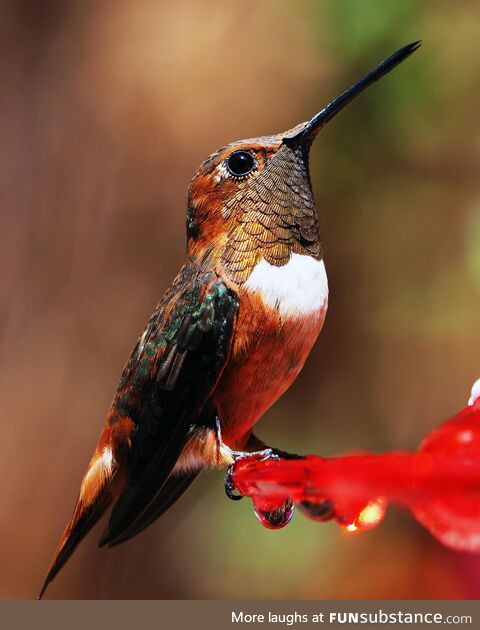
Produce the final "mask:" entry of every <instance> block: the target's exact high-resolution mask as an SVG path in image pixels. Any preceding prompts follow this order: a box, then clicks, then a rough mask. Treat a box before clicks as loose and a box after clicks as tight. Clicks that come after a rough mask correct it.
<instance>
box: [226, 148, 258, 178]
mask: <svg viewBox="0 0 480 630" xmlns="http://www.w3.org/2000/svg"><path fill="white" fill-rule="evenodd" d="M227 168H228V170H229V171H230V173H231V174H232V175H234V176H235V177H242V176H244V175H248V174H249V173H251V172H252V171H253V169H254V168H255V158H254V157H253V155H252V154H251V153H249V151H234V152H233V153H232V155H231V156H230V157H229V158H228V160H227Z"/></svg>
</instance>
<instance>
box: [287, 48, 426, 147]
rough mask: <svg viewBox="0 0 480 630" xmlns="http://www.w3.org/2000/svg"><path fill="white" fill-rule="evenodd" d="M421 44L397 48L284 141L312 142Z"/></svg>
mask: <svg viewBox="0 0 480 630" xmlns="http://www.w3.org/2000/svg"><path fill="white" fill-rule="evenodd" d="M420 46H421V42H420V41H418V42H413V43H412V44H408V46H404V47H403V48H400V50H397V52H396V53H394V54H393V55H392V56H391V57H389V58H388V59H385V61H382V63H381V64H380V65H378V66H377V67H376V68H375V69H374V70H372V71H371V72H369V73H368V74H367V75H365V76H364V77H363V79H360V81H358V82H357V83H355V84H354V85H352V86H351V87H349V88H348V90H345V92H343V94H340V96H338V97H337V98H336V99H335V100H333V101H332V102H331V103H329V104H328V105H327V106H326V107H324V108H323V109H322V110H321V111H320V112H318V114H315V116H314V117H313V118H311V119H310V120H309V121H308V122H306V123H305V124H304V126H303V127H302V128H301V129H300V130H299V131H297V132H296V133H294V134H293V135H292V136H287V137H285V138H283V142H284V143H285V144H286V145H287V146H289V147H291V148H292V149H293V148H296V147H297V146H299V145H301V144H307V143H308V144H310V143H311V142H312V141H313V139H314V138H315V136H316V134H317V133H318V131H319V130H320V129H321V128H322V127H323V126H324V125H326V124H327V123H328V122H329V121H330V120H332V118H333V117H334V116H336V115H337V114H338V112H339V111H341V110H342V109H343V108H344V107H345V105H348V103H350V101H353V99H354V98H356V97H357V96H358V95H359V94H361V93H362V92H363V91H364V90H365V89H366V88H367V87H368V86H369V85H371V84H372V83H375V81H378V79H380V78H381V77H383V76H384V75H385V74H387V73H388V72H390V70H393V68H395V67H396V66H398V65H399V64H400V63H402V61H405V59H406V58H407V57H410V55H411V54H412V53H414V52H415V51H416V50H417V49H418V48H419V47H420Z"/></svg>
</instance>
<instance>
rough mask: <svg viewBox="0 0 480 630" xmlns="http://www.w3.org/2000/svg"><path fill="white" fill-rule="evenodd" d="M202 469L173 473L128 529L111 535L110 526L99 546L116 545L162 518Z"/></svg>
mask: <svg viewBox="0 0 480 630" xmlns="http://www.w3.org/2000/svg"><path fill="white" fill-rule="evenodd" d="M199 472H200V470H196V471H193V472H189V473H184V474H182V475H172V476H171V477H169V478H168V479H167V481H166V482H165V484H164V485H163V487H162V489H161V490H160V492H159V493H158V495H157V496H156V497H155V499H154V500H153V501H152V502H151V504H150V505H149V506H148V508H147V509H146V510H145V511H144V512H142V514H141V515H140V516H139V517H138V518H137V519H136V520H135V521H134V522H133V523H132V525H131V526H130V527H128V528H127V529H126V530H124V531H122V532H120V533H118V534H117V535H115V536H112V535H111V532H110V530H109V528H108V527H107V529H106V530H105V531H104V532H103V535H102V537H101V539H100V542H99V545H98V546H99V547H103V546H104V545H108V546H109V547H114V546H116V545H119V544H120V543H123V542H125V541H127V540H130V538H133V537H134V536H137V534H139V533H140V532H142V531H143V530H144V529H146V528H147V527H148V526H149V525H151V524H152V523H153V522H154V521H156V520H157V518H160V516H162V514H163V513H164V512H166V511H167V510H168V509H169V508H170V507H172V505H173V504H174V503H175V502H176V501H177V500H178V499H179V498H180V497H181V496H182V494H183V493H184V492H185V491H186V490H187V488H188V487H189V486H190V484H191V483H192V482H193V480H194V479H195V478H196V477H197V475H198V473H199Z"/></svg>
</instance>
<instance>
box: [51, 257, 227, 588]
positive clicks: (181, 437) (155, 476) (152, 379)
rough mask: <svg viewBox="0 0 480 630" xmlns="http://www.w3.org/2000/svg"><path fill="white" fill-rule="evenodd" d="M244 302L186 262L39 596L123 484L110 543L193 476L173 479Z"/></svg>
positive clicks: (132, 370)
mask: <svg viewBox="0 0 480 630" xmlns="http://www.w3.org/2000/svg"><path fill="white" fill-rule="evenodd" d="M237 311H238V298H237V295H236V294H235V293H234V292H233V291H232V290H231V289H229V288H227V287H226V285H225V284H224V283H223V282H222V280H221V279H220V278H219V277H218V276H217V275H216V274H215V273H209V274H205V273H203V272H202V271H201V270H200V269H198V268H193V269H192V267H189V266H186V267H184V268H183V269H182V271H181V272H180V274H179V275H178V276H177V279H176V280H175V282H174V283H173V284H172V286H171V287H170V289H169V291H168V292H167V293H166V294H165V296H164V298H163V300H162V301H161V302H160V304H159V305H158V307H157V310H156V311H155V313H154V315H153V316H152V318H151V320H150V322H149V324H148V326H147V329H146V331H145V333H144V335H143V336H142V338H141V339H140V341H139V342H138V344H137V346H136V347H135V349H134V351H133V352H132V355H131V357H130V359H129V362H128V363H127V366H126V367H125V369H124V371H123V374H122V378H121V380H120V385H119V388H118V391H117V394H116V396H115V399H114V401H113V404H112V408H111V410H110V412H109V414H108V416H107V424H106V426H105V429H104V431H103V433H102V435H101V436H100V440H99V442H98V445H97V449H96V451H95V453H94V455H93V457H92V460H91V462H90V465H89V467H88V469H87V472H86V474H85V477H84V479H83V481H82V485H81V488H80V495H79V498H78V500H77V503H76V506H75V510H74V513H73V515H72V518H71V519H70V521H69V523H68V525H67V527H66V529H65V531H64V533H63V536H62V538H61V540H60V544H59V546H58V548H57V551H56V553H55V556H54V558H53V561H52V564H51V566H50V570H49V572H48V575H47V577H46V579H45V582H44V584H43V587H42V590H41V592H40V596H39V597H41V596H42V595H43V593H44V591H45V589H46V587H47V586H48V584H49V583H50V582H51V581H52V580H53V578H54V577H55V576H56V575H57V573H58V572H59V570H60V569H61V568H62V566H63V565H64V564H65V563H66V562H67V560H68V559H69V558H70V556H71V555H72V553H73V552H74V550H75V548H76V547H77V545H78V544H79V542H80V541H81V540H82V539H83V538H84V536H85V535H86V534H87V533H88V532H89V530H90V529H91V528H92V527H93V526H94V525H95V523H96V522H97V521H98V519H99V518H100V517H101V516H102V514H103V513H104V512H105V510H106V509H107V508H108V507H109V506H110V505H111V504H112V503H113V501H114V500H115V498H116V497H117V496H118V492H119V489H121V492H120V495H119V496H118V499H117V501H116V503H115V504H114V509H113V510H112V514H111V518H110V522H109V525H108V529H107V531H106V532H105V533H104V535H103V537H102V541H101V544H110V543H112V544H114V543H118V542H121V539H125V540H126V539H127V538H130V537H131V536H133V535H135V533H138V532H139V531H141V530H142V529H144V527H146V526H147V525H148V524H149V523H151V522H152V521H153V520H155V518H156V517H158V516H160V514H161V513H162V512H163V511H164V510H165V509H167V508H168V507H169V506H170V505H171V504H172V503H173V502H174V500H175V499H176V498H177V497H178V496H179V495H180V494H181V493H182V492H183V491H184V490H185V489H186V488H187V487H188V485H189V483H190V482H191V481H192V480H193V478H194V475H192V476H190V475H187V478H186V479H185V478H181V477H173V476H172V477H171V479H172V481H170V480H169V475H170V472H171V470H172V468H173V466H174V465H175V462H176V460H177V458H178V456H179V455H180V453H181V451H182V449H183V447H184V445H185V443H186V441H187V438H188V435H189V431H190V429H191V428H192V427H193V428H194V427H197V426H205V425H207V426H208V423H212V426H213V422H214V419H215V418H214V416H215V410H214V409H213V408H212V405H211V401H210V398H211V394H212V392H213V390H214V389H215V386H216V384H217V382H218V379H219V377H220V374H221V372H222V370H223V368H224V366H225V363H226V360H227V357H228V353H229V349H230V347H231V343H232V340H233V332H234V324H235V319H236V316H237ZM162 491H163V492H164V494H162Z"/></svg>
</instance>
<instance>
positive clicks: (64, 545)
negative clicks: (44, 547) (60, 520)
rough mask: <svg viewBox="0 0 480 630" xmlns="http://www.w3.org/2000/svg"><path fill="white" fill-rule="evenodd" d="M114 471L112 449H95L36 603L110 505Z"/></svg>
mask: <svg viewBox="0 0 480 630" xmlns="http://www.w3.org/2000/svg"><path fill="white" fill-rule="evenodd" d="M117 468H118V467H117V464H116V462H115V460H114V458H113V455H112V451H111V449H110V448H109V447H103V448H97V450H96V451H95V454H94V456H93V458H92V460H91V462H90V465H89V466H88V469H87V472H86V474H85V477H84V478H83V481H82V485H81V488H80V496H79V497H78V500H77V503H76V505H75V510H74V512H73V515H72V518H71V519H70V521H69V523H68V525H67V527H66V528H65V531H64V532H63V535H62V538H61V540H60V544H59V545H58V548H57V550H56V552H55V555H54V557H53V561H52V564H51V565H50V569H49V571H48V573H47V577H46V578H45V581H44V583H43V585H42V588H41V590H40V593H39V595H38V599H41V598H42V597H43V594H44V593H45V590H46V589H47V587H48V585H49V584H50V582H51V581H52V580H53V579H54V578H55V576H56V575H57V573H58V572H59V571H60V569H61V568H62V567H63V566H64V564H65V563H66V562H67V560H68V559H69V558H70V556H71V555H72V553H73V552H74V551H75V549H76V548H77V546H78V544H79V543H80V541H81V540H82V539H83V538H84V537H85V536H86V535H87V534H88V532H89V531H90V530H91V529H92V527H93V526H94V525H95V524H96V523H97V521H98V520H99V519H100V518H101V516H102V515H103V514H104V512H105V510H106V509H107V508H108V507H109V506H110V504H111V503H112V501H113V499H114V496H113V494H112V491H111V482H112V480H113V478H114V476H115V474H116V472H117Z"/></svg>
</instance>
